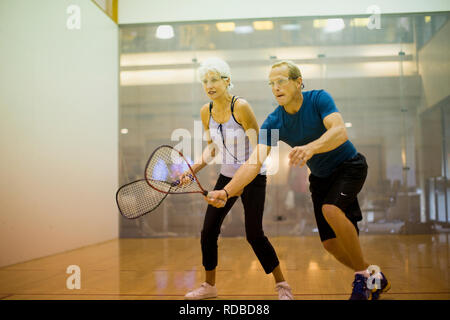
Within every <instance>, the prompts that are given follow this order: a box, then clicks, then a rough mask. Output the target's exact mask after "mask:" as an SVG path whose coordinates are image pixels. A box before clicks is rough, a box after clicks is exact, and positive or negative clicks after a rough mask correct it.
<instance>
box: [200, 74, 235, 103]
mask: <svg viewBox="0 0 450 320" xmlns="http://www.w3.org/2000/svg"><path fill="white" fill-rule="evenodd" d="M202 83H203V89H204V90H205V93H206V94H207V95H208V97H209V98H210V99H211V100H214V99H217V98H219V97H221V96H222V95H223V94H224V93H225V92H226V91H227V88H228V85H229V84H230V79H229V78H222V77H221V76H220V74H218V73H217V72H214V71H208V73H207V74H205V77H204V78H203V80H202Z"/></svg>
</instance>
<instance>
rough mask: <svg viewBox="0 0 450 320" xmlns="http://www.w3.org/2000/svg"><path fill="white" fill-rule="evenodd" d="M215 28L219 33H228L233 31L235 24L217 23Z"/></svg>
mask: <svg viewBox="0 0 450 320" xmlns="http://www.w3.org/2000/svg"><path fill="white" fill-rule="evenodd" d="M216 27H217V30H219V31H220V32H230V31H234V28H235V24H234V22H219V23H216Z"/></svg>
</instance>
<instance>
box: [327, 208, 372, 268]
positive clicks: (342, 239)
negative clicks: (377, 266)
mask: <svg viewBox="0 0 450 320" xmlns="http://www.w3.org/2000/svg"><path fill="white" fill-rule="evenodd" d="M322 212H323V216H324V217H325V220H326V221H327V222H328V224H329V225H330V226H331V228H332V229H333V231H334V233H335V234H336V240H337V242H338V245H337V246H336V248H337V255H338V256H339V258H340V259H341V260H342V261H341V260H339V258H338V257H336V258H337V259H338V260H339V261H341V262H342V263H343V264H344V265H346V266H347V267H349V268H352V269H353V270H354V271H362V270H366V269H367V268H368V267H369V264H368V263H367V262H365V261H364V257H363V253H362V250H361V246H360V243H359V238H358V233H357V232H356V229H355V226H354V225H353V223H351V221H350V220H349V219H348V218H347V217H346V216H345V213H344V212H343V211H342V210H341V209H339V208H338V207H336V206H334V205H330V204H324V205H323V206H322ZM344 253H347V258H346V257H345V254H344ZM347 259H349V261H348V260H347Z"/></svg>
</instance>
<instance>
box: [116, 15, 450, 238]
mask: <svg viewBox="0 0 450 320" xmlns="http://www.w3.org/2000/svg"><path fill="white" fill-rule="evenodd" d="M375 18H377V19H378V20H376V19H373V17H372V18H370V17H368V16H359V17H353V16H352V17H347V16H345V17H329V18H312V17H308V18H289V19H287V18H283V19H264V20H239V21H212V22H192V23H172V24H166V25H165V26H160V25H158V24H142V25H122V26H120V124H119V125H120V130H121V131H120V147H119V149H120V153H119V158H120V173H119V175H120V184H121V185H122V184H125V183H128V182H131V181H133V180H137V179H141V178H143V175H144V167H145V163H146V161H147V159H148V157H149V155H150V154H151V152H152V151H153V150H154V149H155V148H156V147H157V146H159V145H162V144H170V145H173V146H176V145H180V143H181V142H182V140H183V139H188V145H189V146H190V149H191V150H190V153H189V156H190V158H192V160H194V158H195V155H196V154H197V155H198V153H199V152H201V148H199V147H198V146H199V145H202V146H203V147H205V146H206V142H205V141H203V140H202V135H201V132H200V134H198V128H199V127H200V128H201V122H200V108H201V106H202V105H204V104H205V103H207V102H208V98H207V96H206V94H205V92H204V91H203V88H202V85H201V83H200V81H199V79H198V78H197V73H196V70H197V68H198V66H199V64H200V63H201V62H202V61H203V60H205V59H206V58H209V57H219V58H222V59H224V60H225V61H227V62H228V63H229V65H230V67H231V72H232V77H231V79H232V82H233V84H234V88H233V89H232V90H231V93H232V94H233V95H237V96H240V97H243V98H245V99H246V100H247V101H248V102H249V103H250V105H251V106H252V108H253V110H254V112H255V115H256V117H257V120H258V123H259V125H261V124H262V122H263V121H264V119H265V118H266V116H267V115H268V114H269V113H270V112H272V111H273V110H274V109H275V108H276V107H277V104H276V101H275V99H274V98H273V96H272V93H271V90H270V87H269V86H268V84H267V83H268V81H267V77H268V73H269V71H270V66H271V64H272V63H274V62H276V61H278V60H281V59H289V60H292V61H294V62H295V63H296V64H297V65H298V66H299V67H300V69H301V71H302V74H303V82H304V84H305V88H304V90H318V89H324V90H326V91H328V92H329V93H330V94H331V95H332V96H333V98H334V100H335V102H336V105H337V107H338V109H339V110H340V112H341V114H342V116H343V118H344V121H345V123H346V127H347V131H348V135H349V138H350V140H351V141H352V142H353V144H354V145H355V146H356V148H357V149H358V151H359V152H361V153H363V154H364V155H365V156H366V158H367V161H368V164H369V174H368V178H367V181H366V183H365V186H364V188H363V190H362V192H361V194H360V197H359V202H360V205H361V208H362V210H363V216H364V219H363V221H362V222H360V229H361V232H362V233H409V232H414V231H413V229H414V228H411V226H415V228H419V229H420V228H422V229H421V230H425V231H426V232H431V231H432V229H431V228H430V222H431V221H432V220H433V219H431V218H430V210H429V208H430V206H431V205H430V198H429V197H430V192H429V184H430V181H431V182H433V181H437V180H439V179H441V180H442V179H444V180H446V172H444V171H442V170H441V166H443V165H444V163H443V161H442V159H444V157H443V156H442V152H443V148H442V143H444V137H443V136H442V132H446V131H445V130H442V129H439V130H440V131H439V130H437V129H436V127H434V126H433V124H434V123H435V122H436V121H437V122H438V123H439V126H441V125H444V126H446V124H447V121H444V122H442V121H440V120H439V119H440V118H439V117H438V118H439V119H437V120H436V121H434V120H435V119H434V116H433V115H432V114H431V113H432V110H433V109H434V107H433V106H428V105H427V104H426V99H425V98H424V96H425V92H424V86H423V78H422V74H421V71H420V70H421V68H420V66H421V61H420V59H419V54H420V52H422V51H423V50H428V51H431V52H433V50H436V51H437V50H438V49H437V48H439V45H435V44H434V43H433V39H434V38H436V37H437V36H438V35H439V34H440V33H442V32H447V31H446V30H448V24H449V22H448V13H438V14H436V13H433V14H426V13H424V14H411V15H407V14H405V15H381V16H380V17H375ZM441 45H442V44H441ZM444 45H446V46H447V52H449V50H448V49H450V48H448V43H447V44H444ZM434 48H436V49H434ZM447 56H448V55H447ZM429 63H430V64H431V65H433V61H431V62H429ZM434 72H436V71H432V72H431V76H433V73H434ZM446 72H447V73H445V75H444V76H445V79H447V81H448V79H449V74H448V69H447V71H446ZM449 87H450V86H449ZM447 95H448V92H447ZM436 108H439V110H441V109H442V108H443V107H442V105H440V106H436ZM442 110H444V109H442ZM445 110H446V109H445ZM439 112H441V111H439ZM445 119H447V118H445ZM430 130H431V131H432V132H434V131H436V133H435V134H432V133H430ZM430 137H432V138H433V139H434V140H433V141H432V142H430V141H429V139H430ZM447 140H448V138H447ZM447 149H448V148H447ZM289 150H290V147H288V146H287V145H286V144H284V143H282V142H280V144H279V149H278V155H279V156H274V157H272V158H271V159H270V163H268V165H270V166H273V167H275V168H278V170H277V172H276V174H273V175H269V176H268V187H267V196H266V202H265V213H264V230H265V232H266V234H267V235H269V236H282V235H313V234H316V232H317V229H316V224H315V220H314V214H313V211H312V204H311V200H310V195H309V190H308V174H309V173H308V171H307V169H306V168H290V167H289V166H288V160H287V155H288V153H289ZM182 151H186V150H182ZM425 153H426V154H434V155H436V156H433V160H432V162H433V164H432V165H433V168H435V167H436V168H435V169H434V170H433V169H432V168H430V167H429V166H428V165H427V164H426V163H425V160H424V158H425V156H424V154H425ZM445 159H446V158H445ZM218 172H219V167H218V165H215V166H213V165H212V166H208V167H206V168H204V169H203V170H202V171H201V172H200V174H199V179H200V181H202V184H203V185H204V187H205V188H207V189H212V188H213V186H214V184H215V181H216V179H217V175H218ZM433 179H434V180H433ZM439 181H440V180H439ZM433 183H434V182H433ZM435 184H436V183H435ZM432 187H434V185H433V186H432ZM443 192H444V193H445V189H443ZM441 198H442V201H446V197H445V196H443V197H441ZM433 201H434V200H433ZM434 204H436V206H439V203H434ZM441 206H442V205H441ZM433 208H434V207H433ZM443 208H446V207H445V204H444V207H443ZM205 210H206V203H205V202H204V201H203V198H202V197H201V196H199V195H176V196H175V195H169V196H168V197H167V198H166V199H165V201H164V202H163V203H162V205H161V206H160V207H159V208H158V209H157V210H155V211H154V212H152V213H151V214H149V215H147V216H145V217H142V218H140V219H137V220H125V219H123V218H121V221H120V234H121V236H122V237H168V236H174V237H184V236H199V234H200V230H201V227H202V223H203V217H204V213H205ZM434 217H448V215H444V216H440V215H439V214H436V212H434ZM442 219H444V218H442ZM442 219H441V218H439V219H436V218H435V220H439V221H440V220H442ZM445 219H446V218H445ZM445 219H444V220H445ZM441 222H445V223H447V222H448V220H446V221H441ZM221 234H222V236H244V234H245V232H244V214H243V206H242V203H241V202H240V201H237V202H236V204H235V206H234V207H233V208H232V210H231V212H230V213H229V214H228V216H227V218H226V219H225V221H224V224H223V226H222V233H221Z"/></svg>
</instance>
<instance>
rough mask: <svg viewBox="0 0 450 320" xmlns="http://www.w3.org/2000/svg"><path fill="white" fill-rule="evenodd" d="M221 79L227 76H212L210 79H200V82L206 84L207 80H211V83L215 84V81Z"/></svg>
mask: <svg viewBox="0 0 450 320" xmlns="http://www.w3.org/2000/svg"><path fill="white" fill-rule="evenodd" d="M221 79H228V77H225V76H221V77H213V78H211V79H209V80H208V79H203V80H202V83H203V84H205V85H206V84H208V81H209V82H211V83H213V84H215V83H217V82H218V81H219V80H221Z"/></svg>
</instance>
